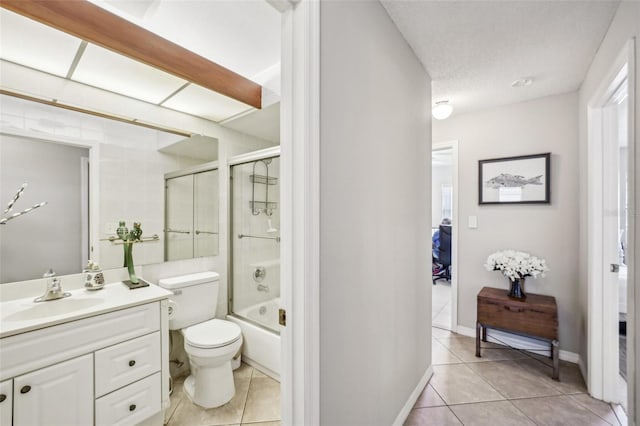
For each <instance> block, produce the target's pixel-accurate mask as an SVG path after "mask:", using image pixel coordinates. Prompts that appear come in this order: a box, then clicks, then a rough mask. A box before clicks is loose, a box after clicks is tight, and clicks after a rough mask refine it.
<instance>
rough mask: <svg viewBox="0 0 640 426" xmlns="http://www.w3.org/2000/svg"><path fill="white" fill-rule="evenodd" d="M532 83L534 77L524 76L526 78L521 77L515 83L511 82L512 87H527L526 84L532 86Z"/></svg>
mask: <svg viewBox="0 0 640 426" xmlns="http://www.w3.org/2000/svg"><path fill="white" fill-rule="evenodd" d="M532 83H533V78H531V77H524V78H519V79H517V80H516V81H514V82H513V83H511V87H526V86H531V84H532Z"/></svg>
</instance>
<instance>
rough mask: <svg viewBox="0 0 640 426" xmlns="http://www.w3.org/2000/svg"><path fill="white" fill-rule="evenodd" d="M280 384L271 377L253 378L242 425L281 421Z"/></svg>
mask: <svg viewBox="0 0 640 426" xmlns="http://www.w3.org/2000/svg"><path fill="white" fill-rule="evenodd" d="M280 418H281V417H280V383H278V382H276V381H275V380H273V379H272V378H270V377H258V378H256V377H253V378H252V379H251V385H250V387H249V393H248V395H247V403H246V406H245V409H244V415H243V416H242V423H255V422H267V421H277V420H280Z"/></svg>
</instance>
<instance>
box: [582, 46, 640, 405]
mask: <svg viewBox="0 0 640 426" xmlns="http://www.w3.org/2000/svg"><path fill="white" fill-rule="evenodd" d="M633 51H634V47H633V42H632V41H630V42H629V43H628V45H627V46H626V48H625V49H624V50H623V52H622V53H621V54H620V55H619V57H618V58H617V60H616V61H615V62H614V64H613V65H612V67H611V69H610V71H609V73H608V75H607V78H605V79H604V80H603V82H602V85H601V88H600V90H599V91H598V92H597V93H596V95H595V96H594V97H593V99H592V101H591V102H590V104H589V111H588V125H589V127H588V131H589V152H588V169H589V173H588V189H589V192H588V193H589V209H588V232H589V235H588V241H589V244H588V263H589V270H588V289H589V290H588V291H589V293H588V297H589V318H588V320H589V368H588V385H589V392H590V393H591V395H592V396H594V397H595V398H598V399H603V400H605V401H608V402H613V403H617V404H620V405H622V407H623V408H624V409H625V411H626V410H627V401H633V395H628V393H629V392H633V386H630V385H629V384H628V383H627V377H628V376H630V377H633V371H630V369H632V368H633V359H634V350H633V345H634V342H633V333H632V331H631V330H630V332H629V333H627V324H629V325H630V328H632V324H633V318H631V317H628V314H630V313H632V312H633V300H634V292H633V285H632V283H631V282H630V281H629V277H630V276H629V274H628V268H627V257H628V255H629V247H633V236H632V235H631V234H630V233H629V232H628V228H629V225H630V221H631V220H633V218H632V217H630V216H629V214H628V206H629V205H630V204H631V203H632V202H633V199H632V198H633V194H632V193H631V192H630V191H629V190H628V181H629V179H628V177H629V176H633V167H634V166H633V162H631V161H630V156H629V145H630V143H629V142H630V141H632V140H633V137H632V134H633V126H632V123H633V121H632V116H631V112H630V108H629V97H630V96H629V95H630V93H633V87H634V86H633V83H634V82H633V74H632V73H630V72H629V67H630V64H633ZM605 348H606V349H605Z"/></svg>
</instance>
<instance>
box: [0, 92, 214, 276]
mask: <svg viewBox="0 0 640 426" xmlns="http://www.w3.org/2000/svg"><path fill="white" fill-rule="evenodd" d="M0 101H1V104H0V105H1V106H2V108H1V110H2V112H1V118H2V124H3V126H2V129H3V132H2V134H1V135H0V200H2V202H3V204H4V203H7V202H8V201H9V200H10V199H12V197H13V196H14V194H15V192H16V190H17V189H18V188H20V186H21V185H22V184H23V183H27V184H28V186H27V187H26V188H25V190H24V191H23V192H22V194H21V196H20V199H19V200H18V201H17V202H16V206H15V210H16V211H18V210H22V209H23V208H26V207H28V206H32V205H34V204H36V203H40V202H42V201H45V202H46V203H47V204H46V205H45V206H43V207H42V208H39V209H38V210H34V211H33V212H31V213H30V214H28V215H24V216H21V217H18V218H15V219H13V220H11V221H9V222H8V223H7V224H5V225H2V228H1V230H0V258H1V261H0V282H13V281H23V280H27V279H35V278H40V277H41V276H42V273H43V272H44V271H46V270H47V269H49V268H52V269H53V270H54V271H56V273H58V274H59V275H63V274H72V273H78V272H80V271H81V270H82V268H83V267H84V265H85V264H86V262H87V260H88V259H93V260H94V261H96V262H98V263H99V264H100V266H101V267H102V268H103V269H110V268H118V267H122V266H123V252H122V247H121V246H120V245H117V244H115V242H114V241H112V239H113V237H115V236H116V229H117V227H118V223H119V221H121V220H123V221H126V222H127V223H133V222H141V223H142V230H143V236H144V237H147V238H145V241H144V243H143V244H136V245H135V249H134V261H135V263H136V264H149V263H158V262H162V261H164V260H165V259H170V260H173V259H186V258H191V257H202V256H213V255H216V254H218V251H219V248H218V246H219V242H218V235H217V232H218V223H217V222H218V198H219V196H218V177H217V170H214V167H212V166H211V164H212V163H211V161H212V160H216V159H217V141H216V140H215V139H213V138H205V137H199V140H198V141H196V142H197V146H196V149H186V148H185V146H191V147H192V148H193V146H194V141H192V140H190V138H185V136H183V135H176V134H171V133H167V132H161V131H158V130H154V129H148V128H144V127H138V126H133V125H129V124H126V123H120V122H117V121H113V120H107V119H104V118H99V117H91V116H87V115H85V114H80V113H75V112H72V111H66V110H61V109H58V108H55V107H52V106H48V105H40V104H37V103H33V102H29V101H26V100H21V99H17V98H14V97H9V96H2V97H1V98H0ZM207 163H208V164H210V169H209V170H208V172H207V173H205V172H203V171H201V172H200V173H196V174H194V173H193V172H191V171H190V170H193V168H194V167H197V166H200V165H202V164H207ZM215 168H217V165H216V166H215ZM172 172H173V173H174V174H185V173H191V175H189V176H190V177H191V179H192V180H193V181H194V182H193V183H192V190H191V197H192V198H193V199H195V200H197V202H198V205H197V208H196V209H195V210H194V208H193V203H191V207H190V209H191V211H192V212H195V213H191V216H192V219H191V221H192V225H190V229H189V232H191V233H192V234H193V235H194V236H195V238H193V239H192V243H191V245H192V248H191V249H189V250H182V249H179V248H178V247H179V246H177V247H176V250H173V247H174V245H171V244H173V238H172V237H173V236H168V235H167V233H166V232H165V175H167V173H172ZM167 195H168V194H167ZM36 200H38V201H36ZM181 204H182V203H181V202H179V203H178V204H177V205H181ZM5 206H6V204H5V205H4V206H3V209H4V208H5ZM169 217H171V219H173V218H174V216H167V218H169ZM171 226H173V225H171ZM194 226H196V227H194ZM70 230H73V231H70ZM77 230H81V232H78V231H77ZM196 231H197V232H198V234H195V232H196ZM205 232H206V233H205ZM156 236H157V239H155V237H156ZM165 245H166V247H165ZM172 250H173V252H175V256H173V255H171V256H170V255H169V254H170V253H171V252H172Z"/></svg>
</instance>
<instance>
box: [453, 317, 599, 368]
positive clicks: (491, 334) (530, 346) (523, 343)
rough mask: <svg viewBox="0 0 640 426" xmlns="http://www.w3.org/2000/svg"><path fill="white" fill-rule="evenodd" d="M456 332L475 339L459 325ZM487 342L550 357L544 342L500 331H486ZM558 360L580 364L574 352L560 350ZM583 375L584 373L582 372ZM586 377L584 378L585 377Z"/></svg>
mask: <svg viewBox="0 0 640 426" xmlns="http://www.w3.org/2000/svg"><path fill="white" fill-rule="evenodd" d="M456 330H457V332H458V333H459V334H462V335H463V336H469V337H476V330H475V329H473V328H469V327H464V326H462V325H460V324H458V325H457V326H456ZM487 341H489V342H493V343H500V344H506V345H509V346H511V347H512V348H516V349H520V350H524V351H527V352H531V353H534V354H538V355H546V356H551V348H550V347H549V345H547V344H545V343H544V342H542V341H540V340H537V339H531V338H528V337H524V336H519V335H517V334H511V333H506V332H503V331H500V330H492V329H487ZM560 359H561V360H563V361H567V362H572V363H574V364H579V363H580V355H578V354H577V353H575V352H569V351H565V350H562V349H560ZM582 373H583V375H584V372H582ZM585 377H586V376H585Z"/></svg>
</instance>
